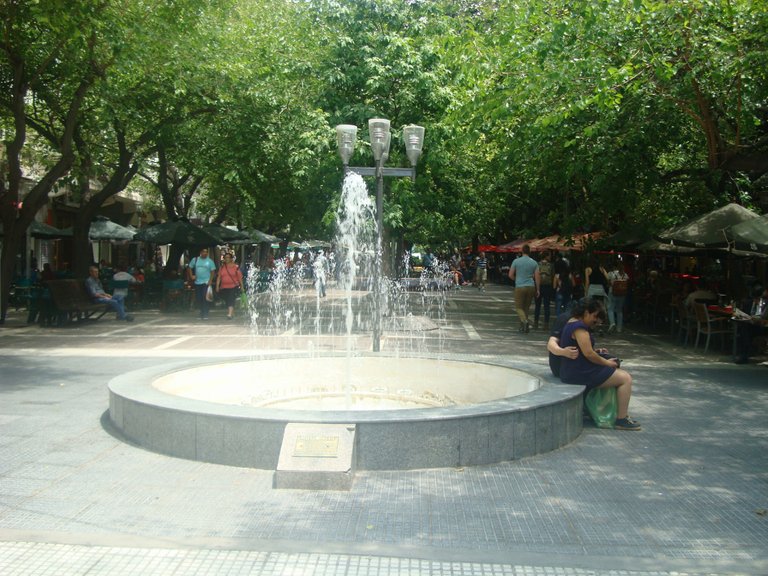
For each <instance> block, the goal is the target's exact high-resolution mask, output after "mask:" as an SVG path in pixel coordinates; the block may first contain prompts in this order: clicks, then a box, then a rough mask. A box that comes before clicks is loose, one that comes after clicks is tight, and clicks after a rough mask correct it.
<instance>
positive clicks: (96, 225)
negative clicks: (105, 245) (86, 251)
mask: <svg viewBox="0 0 768 576" xmlns="http://www.w3.org/2000/svg"><path fill="white" fill-rule="evenodd" d="M64 232H68V233H69V235H70V236H71V235H72V228H71V227H70V228H65V229H64ZM134 234H135V232H134V231H133V230H129V229H128V228H126V227H125V226H120V224H117V223H115V222H112V220H110V219H109V218H106V217H104V216H96V219H95V220H94V221H93V222H91V227H90V228H89V229H88V238H89V239H91V240H97V241H98V240H133V235H134Z"/></svg>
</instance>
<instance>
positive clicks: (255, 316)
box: [109, 174, 582, 470]
mask: <svg viewBox="0 0 768 576" xmlns="http://www.w3.org/2000/svg"><path fill="white" fill-rule="evenodd" d="M338 216H339V217H338V224H339V226H338V228H339V231H340V235H339V237H338V238H337V240H336V248H337V250H336V255H337V256H338V259H334V265H333V269H328V274H329V276H330V277H331V278H333V279H335V280H331V281H330V282H329V284H330V285H331V286H329V288H328V292H327V294H325V295H323V292H325V287H323V289H322V290H320V289H319V288H318V290H313V288H312V286H311V284H310V282H311V281H310V280H309V279H308V278H306V277H305V275H304V273H302V272H301V271H300V270H299V271H297V270H293V272H291V273H290V274H289V271H288V270H287V269H280V270H278V273H277V274H276V275H275V279H274V280H273V282H272V284H271V285H270V288H269V289H268V290H266V291H265V292H262V293H256V292H255V291H254V288H253V287H252V288H251V290H252V291H253V292H252V294H251V298H250V302H251V308H250V314H251V317H252V320H253V322H252V326H253V330H254V334H255V335H257V336H258V337H264V336H269V337H274V338H277V339H280V338H284V339H285V343H286V347H291V343H293V347H294V348H295V346H296V344H297V343H299V345H300V343H306V349H302V350H300V351H291V352H290V353H286V352H274V353H266V352H262V353H261V354H260V355H259V356H254V357H250V358H245V359H242V360H238V361H231V362H227V363H221V362H217V363H212V364H204V365H201V364H200V362H199V361H198V362H179V363H176V364H173V365H171V366H168V365H165V366H159V367H153V368H147V369H143V370H137V371H134V372H131V373H128V374H124V375H121V376H118V377H117V378H115V379H113V380H112V381H111V382H110V383H109V391H110V408H109V415H110V419H111V421H112V423H113V424H114V426H115V427H116V428H117V429H118V430H119V431H120V432H121V433H122V434H123V435H124V436H125V437H126V438H127V439H129V440H131V441H133V442H135V443H137V444H139V445H141V446H144V447H146V448H149V449H151V450H155V451H158V452H161V453H165V454H170V455H173V456H178V457H182V458H189V459H196V460H202V461H207V462H214V463H221V464H229V465H235V466H247V467H255V468H262V469H278V470H279V466H280V463H281V461H282V460H283V458H284V456H285V454H284V453H285V451H286V448H285V446H286V443H287V442H288V440H286V439H287V438H288V430H289V427H290V426H293V425H295V424H296V423H301V424H302V425H306V426H314V427H315V430H316V432H314V433H313V434H314V435H312V434H309V433H305V434H304V435H303V436H300V437H298V438H299V440H297V439H296V438H297V437H296V436H291V440H290V442H291V443H292V444H291V445H290V446H289V449H290V450H292V451H293V453H292V454H291V456H292V457H294V459H296V458H295V457H297V456H298V457H303V458H305V459H306V458H312V459H314V460H315V461H316V462H320V463H323V462H326V461H327V459H328V458H329V457H331V456H334V457H335V455H336V452H333V451H334V450H335V451H338V449H339V448H338V446H339V436H338V434H341V435H342V436H343V435H344V433H343V430H345V429H346V430H350V431H352V434H353V436H352V437H351V438H352V439H351V440H350V443H351V448H350V453H349V454H348V456H349V458H350V461H351V465H350V466H351V468H352V469H390V470H391V469H412V468H431V467H448V466H466V465H478V464H489V463H495V462H501V461H505V460H513V459H518V458H522V457H525V456H530V455H533V454H538V453H542V452H547V451H550V450H553V449H556V448H559V447H561V446H563V445H565V444H567V443H569V442H571V441H572V440H573V439H574V438H576V437H577V436H578V435H579V434H580V432H581V427H582V416H581V409H582V407H581V390H580V389H579V388H577V387H571V386H553V385H546V384H542V383H541V382H540V380H539V379H538V378H536V377H534V376H532V375H531V374H528V373H527V372H526V371H525V370H524V364H523V363H522V362H521V361H520V360H515V359H514V358H497V359H493V360H482V361H478V360H477V359H476V358H473V357H470V356H463V355H459V354H448V353H446V352H445V351H443V350H442V349H440V348H442V347H441V346H440V339H439V338H437V339H434V338H433V339H430V340H429V342H433V341H435V340H436V341H437V343H438V349H437V350H429V349H428V347H429V346H428V340H427V338H426V337H425V333H426V331H428V330H432V329H435V330H439V325H438V322H440V321H441V320H442V318H443V315H444V307H442V306H440V303H441V302H442V299H444V298H445V291H443V290H429V289H426V288H429V287H432V286H434V278H425V279H424V287H425V289H424V290H421V291H415V292H412V291H404V290H398V289H397V283H396V282H393V281H391V280H388V279H386V278H383V277H382V276H381V275H379V274H376V273H374V268H375V267H380V254H381V250H380V241H379V239H378V232H377V229H376V225H375V218H374V217H373V207H372V204H371V202H370V199H369V197H368V193H367V189H366V187H365V183H364V182H363V180H362V178H361V177H360V176H358V175H356V174H350V175H348V176H347V178H346V179H345V183H344V189H343V193H342V201H341V204H340V208H339V211H338ZM323 265H325V264H323ZM251 276H252V277H254V276H255V274H252V275H251ZM375 282H380V283H381V285H379V286H377V285H376V284H375ZM375 295H380V296H378V297H377V296H375ZM425 308H427V310H426V311H425ZM430 310H431V312H430ZM436 310H437V312H435V311H436ZM430 314H431V317H430ZM377 316H378V317H377ZM372 319H373V320H372ZM377 320H378V321H380V322H381V325H379V326H378V327H375V326H372V324H371V322H372V321H373V322H375V321H377ZM372 330H378V331H379V332H378V333H379V335H381V334H384V335H385V338H384V341H383V343H384V349H383V350H381V351H374V352H369V351H366V350H364V349H363V347H362V344H363V343H369V342H370V340H369V339H368V337H367V335H368V334H370V332H371V331H372ZM286 333H287V334H289V336H283V335H284V334H286ZM211 382H216V385H215V386H212V385H211ZM329 427H336V428H329ZM339 429H340V430H342V432H341V433H339V432H336V430H339ZM323 430H326V431H327V430H333V432H323ZM334 435H336V436H334ZM329 439H331V440H332V441H331V442H326V441H327V440H329ZM321 440H322V441H323V442H321ZM343 440H344V438H342V441H343ZM342 443H343V442H342ZM307 446H311V449H310V448H307ZM328 446H331V448H329V447H328ZM281 449H282V453H281ZM329 450H330V451H329ZM298 459H301V458H298Z"/></svg>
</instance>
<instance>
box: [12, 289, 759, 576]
mask: <svg viewBox="0 0 768 576" xmlns="http://www.w3.org/2000/svg"><path fill="white" fill-rule="evenodd" d="M223 316H224V314H223V312H222V310H221V309H220V308H219V309H215V310H214V311H213V312H212V317H211V320H210V321H208V322H206V323H202V322H200V321H198V320H196V319H195V316H194V313H192V312H190V313H188V314H184V313H174V314H161V313H159V312H158V311H153V310H148V311H138V312H137V313H136V321H135V322H134V323H130V324H129V323H121V322H117V321H115V320H112V319H108V318H107V317H105V318H103V319H101V320H99V321H96V322H85V323H81V324H77V325H73V326H69V327H64V328H40V327H37V326H27V325H26V324H25V323H24V320H25V317H24V313H23V311H19V312H15V313H11V315H10V317H9V318H8V320H7V322H6V324H5V325H4V326H2V327H0V576H33V575H35V576H54V575H55V576H70V575H83V576H85V575H88V576H94V575H106V574H109V575H118V576H123V575H125V576H133V575H136V576H138V575H141V576H146V575H206V576H208V575H210V576H219V575H224V574H227V575H240V574H268V575H301V576H307V575H317V576H326V575H336V574H344V575H350V576H351V575H359V576H369V575H402V574H408V575H422V574H429V575H443V574H451V575H475V576H481V575H482V576H484V575H511V576H523V575H525V576H539V575H552V576H554V575H557V576H561V575H562V576H567V575H573V576H582V575H638V576H639V575H663V576H667V575H673V574H675V575H680V574H688V575H704V574H750V575H752V574H768V417H767V416H766V414H768V368H767V367H765V366H760V365H755V364H752V365H748V366H736V365H733V364H730V363H729V362H728V360H729V359H728V357H727V356H725V355H723V354H721V353H720V352H717V351H714V352H713V351H710V352H709V353H708V354H707V355H704V354H703V353H702V352H700V351H699V352H694V351H692V350H691V349H690V348H687V349H686V348H682V347H680V346H678V345H676V344H675V343H674V342H673V340H672V339H671V338H670V337H669V336H668V335H665V334H659V333H654V332H653V331H647V330H645V331H638V330H633V329H632V328H631V327H630V329H629V330H627V331H626V332H625V333H624V334H621V335H612V336H610V337H606V338H605V339H603V340H602V343H605V344H607V346H608V347H609V348H611V349H612V350H614V351H616V352H617V353H618V355H619V356H620V357H622V358H623V360H624V366H625V367H626V368H627V369H628V370H630V371H631V373H632V374H633V376H634V379H635V392H634V396H633V400H632V404H631V414H632V415H633V416H634V417H635V418H637V419H638V420H640V421H641V422H642V424H643V431H642V432H637V433H635V432H618V431H610V430H598V429H596V428H593V427H591V426H590V425H589V424H586V423H585V428H584V432H583V434H582V435H581V436H580V437H579V438H578V439H577V440H576V441H575V442H573V443H572V444H570V445H568V446H566V447H564V448H562V449H560V450H557V451H555V452H551V453H549V454H544V455H540V456H536V457H532V458H527V459H523V460H519V461H514V462H506V463H501V464H496V465H491V466H478V467H471V468H469V467H468V468H461V469H453V468H450V469H448V468H446V469H436V470H411V471H388V472H371V471H364V472H358V473H357V475H356V478H355V482H354V485H353V487H352V489H351V491H349V492H331V491H293V490H274V489H272V472H271V471H265V470H254V469H243V468H234V467H227V466H220V465H213V464H206V463H201V462H193V461H187V460H181V459H176V458H171V457H167V456H163V455H159V454H155V453H152V452H148V451H146V450H144V449H142V448H139V447H136V446H133V445H130V444H128V443H125V442H123V441H122V440H121V439H120V438H119V437H116V436H115V435H113V434H112V432H111V430H110V428H109V425H108V422H107V420H106V417H105V412H106V410H107V408H108V396H107V389H106V385H107V382H108V381H109V380H110V379H111V378H112V377H114V376H115V375H117V374H120V373H122V372H125V371H129V370H133V369H138V368H143V367H148V366H154V365H158V364H162V363H165V362H168V361H171V360H173V359H175V358H179V357H184V358H189V357H195V358H200V359H201V360H207V359H210V358H221V357H228V356H233V357H235V356H238V357H239V356H243V355H246V354H248V353H250V351H251V350H256V351H259V350H267V349H298V350H303V349H306V347H307V346H308V345H309V344H308V342H309V340H310V339H309V338H307V337H304V336H301V335H300V334H296V333H294V332H291V333H290V334H283V335H273V336H266V335H263V334H259V333H256V334H254V333H253V332H252V331H251V330H249V329H248V328H247V327H246V326H245V325H244V323H242V322H237V321H236V322H227V321H226V320H225V319H224V317H223ZM434 323H435V324H436V326H437V328H438V329H436V330H430V331H427V332H424V334H423V335H422V336H421V338H422V339H423V342H424V345H425V346H433V345H434V346H439V347H441V349H442V350H445V351H446V352H461V353H463V354H472V355H476V356H477V357H493V356H498V355H515V356H516V357H519V358H523V357H524V358H527V359H528V361H529V362H530V371H531V372H532V373H534V374H537V375H540V376H541V377H543V378H547V377H548V370H547V365H546V353H545V348H544V341H545V340H546V333H545V332H543V331H534V332H531V333H530V334H527V335H524V334H519V333H518V332H517V331H516V326H517V321H516V318H515V316H514V311H513V304H512V291H511V289H510V288H509V287H505V286H495V285H492V286H490V287H489V289H488V291H487V292H485V293H480V292H477V291H476V290H473V289H464V290H461V291H456V292H451V293H450V294H449V295H448V296H447V298H446V302H445V314H444V315H438V316H437V317H436V318H434ZM398 337H399V336H398V335H397V334H386V333H385V335H384V338H383V341H382V347H383V349H384V350H386V349H387V348H388V347H389V346H393V345H394V344H395V342H396V340H397V338H398ZM320 340H322V338H321V339H320ZM364 344H365V343H364V342H363V345H364ZM314 345H319V346H323V345H324V344H322V343H321V342H319V343H316V344H314ZM479 369H481V368H479ZM414 441H418V439H414Z"/></svg>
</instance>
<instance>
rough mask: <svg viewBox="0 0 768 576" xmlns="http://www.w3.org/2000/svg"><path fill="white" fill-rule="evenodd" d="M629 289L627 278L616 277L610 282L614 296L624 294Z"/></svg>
mask: <svg viewBox="0 0 768 576" xmlns="http://www.w3.org/2000/svg"><path fill="white" fill-rule="evenodd" d="M628 289H629V280H626V279H625V280H621V279H617V280H614V281H613V284H611V293H612V294H613V295H614V296H626V295H627V290H628Z"/></svg>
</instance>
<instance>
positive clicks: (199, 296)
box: [195, 284, 211, 318]
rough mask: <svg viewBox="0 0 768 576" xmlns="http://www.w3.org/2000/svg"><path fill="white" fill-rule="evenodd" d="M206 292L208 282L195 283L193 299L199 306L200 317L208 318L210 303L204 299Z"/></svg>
mask: <svg viewBox="0 0 768 576" xmlns="http://www.w3.org/2000/svg"><path fill="white" fill-rule="evenodd" d="M207 292H208V284H195V300H196V301H197V305H198V306H199V307H200V318H208V311H209V310H210V309H211V303H210V302H208V300H206V299H205V294H206V293H207Z"/></svg>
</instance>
